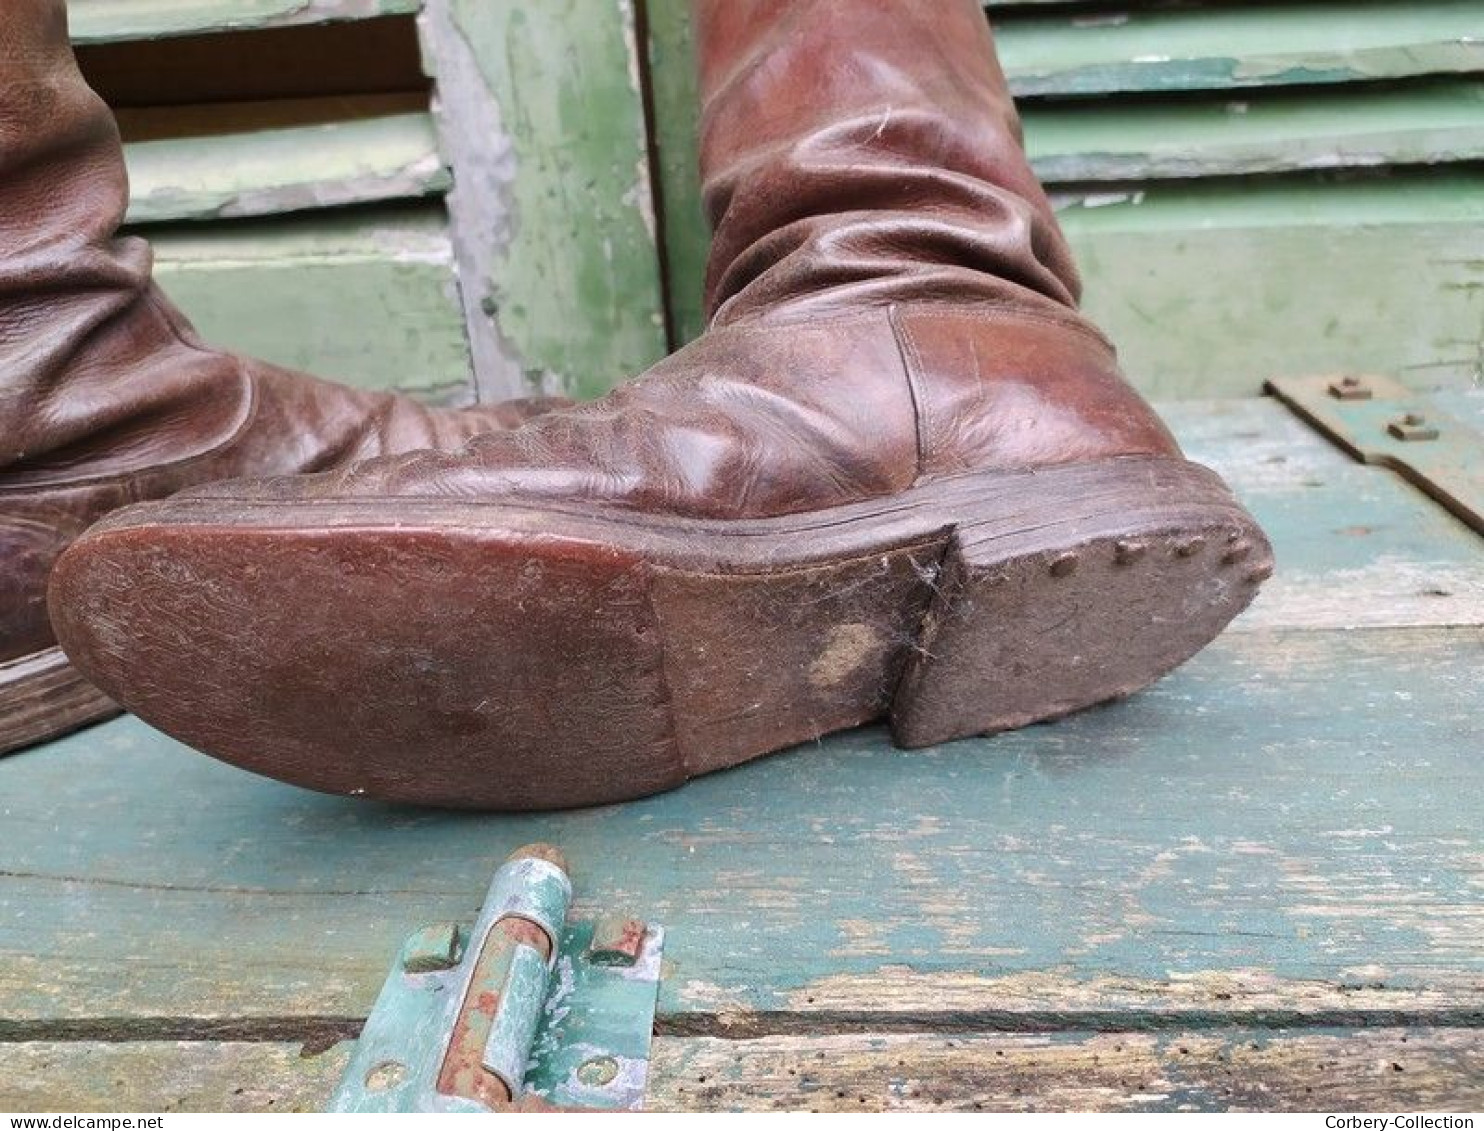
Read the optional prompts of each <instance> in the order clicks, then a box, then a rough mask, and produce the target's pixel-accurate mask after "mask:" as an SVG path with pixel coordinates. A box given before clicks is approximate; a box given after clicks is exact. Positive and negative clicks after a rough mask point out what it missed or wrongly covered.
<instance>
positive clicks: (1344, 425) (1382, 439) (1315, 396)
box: [1267, 376, 1484, 534]
mask: <svg viewBox="0 0 1484 1131" xmlns="http://www.w3.org/2000/svg"><path fill="white" fill-rule="evenodd" d="M1267 390H1268V392H1270V393H1272V394H1273V395H1274V396H1275V397H1277V398H1278V399H1279V400H1281V401H1282V402H1283V403H1284V404H1286V405H1287V406H1288V407H1289V408H1291V409H1292V410H1293V411H1294V412H1295V413H1296V414H1297V415H1298V416H1300V417H1301V418H1303V419H1304V420H1305V421H1307V422H1308V423H1309V424H1311V425H1313V426H1314V427H1315V428H1317V429H1318V430H1319V431H1320V432H1322V433H1323V434H1324V435H1325V436H1327V437H1328V438H1329V439H1330V440H1332V441H1333V442H1334V443H1335V444H1336V445H1338V446H1339V447H1340V448H1342V449H1344V450H1345V451H1346V452H1348V453H1349V454H1350V455H1352V456H1354V457H1355V458H1356V459H1358V460H1360V461H1361V462H1362V463H1372V464H1378V465H1380V466H1382V467H1388V468H1390V469H1391V470H1393V471H1395V472H1397V473H1398V474H1399V475H1401V476H1402V477H1403V478H1405V479H1407V480H1408V481H1409V482H1411V483H1413V484H1415V485H1416V486H1417V487H1419V488H1421V489H1422V490H1423V491H1425V492H1426V493H1427V494H1428V495H1430V496H1432V498H1434V499H1435V500H1437V501H1438V502H1439V503H1441V504H1442V505H1443V506H1444V507H1446V508H1447V509H1448V510H1450V511H1452V512H1453V513H1454V514H1455V515H1457V516H1458V517H1459V518H1460V519H1462V520H1463V521H1464V522H1466V523H1468V524H1469V525H1470V526H1472V527H1473V528H1474V529H1475V530H1477V531H1478V532H1479V533H1480V534H1484V461H1481V460H1480V456H1479V453H1480V452H1481V451H1484V433H1480V432H1479V431H1478V429H1476V428H1473V427H1471V426H1470V425H1468V424H1465V423H1464V422H1463V421H1461V420H1459V419H1457V418H1456V417H1452V416H1449V415H1448V414H1447V413H1445V412H1442V411H1441V410H1440V409H1438V408H1437V407H1436V406H1435V405H1433V404H1432V403H1431V402H1430V401H1429V400H1428V399H1427V397H1425V396H1423V395H1422V394H1420V393H1415V392H1413V391H1412V390H1411V389H1409V388H1407V386H1405V385H1403V384H1402V383H1401V382H1400V381H1396V380H1394V379H1392V378H1390V377H1362V376H1347V377H1281V378H1275V379H1273V380H1271V381H1269V382H1268V383H1267Z"/></svg>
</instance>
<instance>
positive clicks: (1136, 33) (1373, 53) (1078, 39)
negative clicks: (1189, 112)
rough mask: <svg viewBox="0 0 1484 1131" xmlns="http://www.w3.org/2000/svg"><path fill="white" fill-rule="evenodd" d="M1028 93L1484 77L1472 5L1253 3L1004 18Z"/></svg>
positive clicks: (1013, 60) (1455, 1) (1450, 0)
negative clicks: (1464, 75)
mask: <svg viewBox="0 0 1484 1131" xmlns="http://www.w3.org/2000/svg"><path fill="white" fill-rule="evenodd" d="M996 26H997V33H998V40H999V48H1000V57H1001V61H1002V63H1003V64H1004V67H1005V73H1006V75H1007V76H1008V77H1009V79H1010V83H1011V87H1012V89H1013V90H1014V91H1015V93H1016V94H1017V96H1021V95H1047V94H1103V93H1110V92H1116V91H1171V90H1228V89H1234V88H1247V87H1258V86H1290V85H1301V86H1313V85H1317V84H1325V83H1347V82H1364V81H1371V80H1375V79H1398V78H1406V77H1411V76H1416V75H1429V74H1456V73H1464V72H1471V71H1473V72H1477V71H1481V70H1484V10H1481V9H1480V7H1479V5H1478V4H1477V3H1474V0H1428V2H1427V3H1419V4H1399V3H1394V2H1392V0H1368V2H1365V3H1358V4H1350V5H1346V6H1345V7H1344V8H1343V9H1342V8H1337V7H1335V6H1334V5H1333V4H1325V3H1271V2H1270V3H1254V4H1232V5H1222V6H1204V5H1202V6H1197V7H1185V8H1183V7H1171V8H1158V9H1135V10H1121V11H1115V12H1108V13H1093V14H1091V15H1076V16H1063V15H1046V16H1041V15H1039V14H1035V15H1031V16H1028V17H1025V18H1002V19H999V20H997V21H996Z"/></svg>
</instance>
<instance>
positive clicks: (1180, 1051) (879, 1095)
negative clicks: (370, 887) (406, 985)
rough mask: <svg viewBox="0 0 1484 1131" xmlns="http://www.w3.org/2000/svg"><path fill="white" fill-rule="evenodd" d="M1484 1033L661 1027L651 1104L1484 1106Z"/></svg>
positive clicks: (116, 1067)
mask: <svg viewBox="0 0 1484 1131" xmlns="http://www.w3.org/2000/svg"><path fill="white" fill-rule="evenodd" d="M350 1048H351V1046H350V1045H349V1044H340V1045H337V1046H335V1047H333V1048H331V1049H329V1050H327V1051H324V1052H306V1051H305V1050H303V1049H301V1048H300V1046H298V1045H296V1044H292V1043H288V1042H272V1043H251V1044H249V1043H244V1042H236V1043H232V1042H211V1041H191V1042H175V1041H140V1042H131V1043H128V1044H109V1043H101V1042H93V1041H80V1042H46V1041H35V1042H24V1043H20V1044H15V1045H10V1046H8V1048H7V1052H6V1081H5V1085H4V1087H5V1092H6V1102H7V1106H8V1107H9V1108H10V1110H14V1111H63V1110H65V1111H80V1112H84V1111H225V1112H261V1111H319V1110H323V1108H324V1105H325V1103H326V1101H327V1100H328V1098H329V1096H330V1093H331V1091H332V1090H333V1088H334V1085H335V1082H336V1081H337V1080H338V1078H339V1076H340V1074H341V1072H342V1071H343V1070H344V1067H345V1064H346V1061H347V1060H348V1057H349V1051H350ZM1481 1057H1484V1033H1481V1032H1480V1031H1479V1030H1477V1029H1456V1028H1454V1029H1450V1028H1443V1029H1432V1028H1429V1029H1401V1028H1386V1029H1370V1030H1356V1029H1320V1030H1315V1031H1311V1032H1274V1031H1271V1030H1244V1029H1239V1028H1238V1029H1222V1030H1217V1031H1209V1030H1205V1031H1190V1032H1181V1031H1179V1030H1176V1031H1172V1032H1168V1033H1098V1034H1087V1033H1077V1032H1070V1033H1057V1034H1012V1033H997V1034H990V1033H972V1032H957V1033H944V1032H931V1031H924V1032H913V1033H871V1032H862V1033H851V1034H835V1035H829V1034H821V1035H815V1034H796V1035H790V1036H780V1037H767V1038H761V1039H757V1040H743V1041H737V1040H726V1039H719V1038H714V1037H677V1036H665V1035H661V1036H659V1037H656V1038H655V1041H654V1044H653V1047H652V1060H651V1066H650V1067H651V1072H650V1084H649V1089H648V1094H647V1096H646V1103H645V1106H646V1108H647V1109H648V1110H650V1111H810V1110H817V1111H857V1112H858V1111H1122V1112H1164V1111H1412V1112H1420V1111H1450V1110H1451V1111H1474V1110H1478V1109H1479V1107H1480V1105H1481V1104H1484V1077H1481V1075H1480V1073H1479V1072H1478V1065H1479V1063H1480V1059H1481Z"/></svg>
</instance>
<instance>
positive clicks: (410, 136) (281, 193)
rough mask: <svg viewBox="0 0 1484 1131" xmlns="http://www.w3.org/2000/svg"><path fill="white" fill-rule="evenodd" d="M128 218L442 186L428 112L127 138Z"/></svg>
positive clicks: (259, 212) (432, 191)
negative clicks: (202, 134)
mask: <svg viewBox="0 0 1484 1131" xmlns="http://www.w3.org/2000/svg"><path fill="white" fill-rule="evenodd" d="M124 157H125V160H126V162H127V164H128V168H129V185H130V190H131V191H130V199H129V215H128V218H129V221H130V222H131V223H137V224H142V223H158V222H161V221H168V220H215V219H228V218H234V217H242V216H275V215H281V214H284V213H288V212H298V211H303V210H309V209H317V208H333V207H337V206H340V205H347V204H368V203H372V202H378V201H390V200H407V199H416V198H419V197H424V196H433V195H437V194H440V193H442V192H444V191H446V190H447V188H448V186H449V183H450V180H449V174H448V170H447V169H446V168H445V167H444V165H443V160H442V158H440V157H439V156H438V148H437V139H436V137H435V136H434V133H433V125H432V122H431V121H430V120H429V118H428V116H427V115H426V114H394V115H387V116H384V117H378V118H365V119H353V120H348V121H342V122H333V123H329V124H325V125H313V126H295V127H291V128H287V129H277V130H262V131H257V132H253V133H236V134H217V135H212V136H206V137H188V138H171V139H169V140H163V141H141V142H133V143H130V144H129V145H127V146H125V148H124Z"/></svg>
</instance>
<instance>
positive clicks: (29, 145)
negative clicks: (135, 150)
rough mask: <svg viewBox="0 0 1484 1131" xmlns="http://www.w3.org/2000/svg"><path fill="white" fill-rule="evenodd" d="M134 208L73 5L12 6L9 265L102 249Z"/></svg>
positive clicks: (5, 20)
mask: <svg viewBox="0 0 1484 1131" xmlns="http://www.w3.org/2000/svg"><path fill="white" fill-rule="evenodd" d="M127 204H128V179H127V175H126V173H125V171H124V161H123V151H122V147H121V145H120V142H119V133H118V127H117V125H116V124H115V122H114V118H113V115H112V114H111V113H110V112H109V110H108V107H107V106H106V105H104V103H103V100H102V99H101V98H99V97H98V95H97V94H95V93H94V92H93V91H92V89H91V88H89V86H88V84H87V82H86V80H84V78H83V76H82V73H81V71H79V69H78V66H77V60H76V57H75V56H74V55H73V53H72V48H71V45H70V43H69V40H68V35H67V9H66V5H65V3H64V2H63V0H4V3H3V4H0V258H4V259H11V258H13V257H17V256H26V255H29V254H32V253H35V252H37V251H38V250H40V249H44V248H47V247H55V246H65V247H74V248H81V247H85V246H87V245H89V244H95V245H96V244H101V243H103V242H105V241H107V240H109V239H110V238H112V236H113V233H114V231H115V230H116V229H117V228H118V225H119V224H120V223H121V222H122V221H123V217H124V210H125V208H126V206H127ZM0 301H3V300H0Z"/></svg>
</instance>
